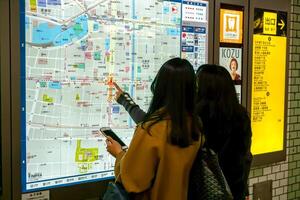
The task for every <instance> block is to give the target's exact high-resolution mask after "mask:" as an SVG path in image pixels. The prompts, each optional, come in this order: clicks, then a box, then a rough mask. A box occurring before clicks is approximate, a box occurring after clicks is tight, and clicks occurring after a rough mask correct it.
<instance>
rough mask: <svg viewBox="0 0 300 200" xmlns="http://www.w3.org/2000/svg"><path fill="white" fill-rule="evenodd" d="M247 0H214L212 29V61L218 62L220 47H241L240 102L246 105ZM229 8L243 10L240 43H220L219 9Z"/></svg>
mask: <svg viewBox="0 0 300 200" xmlns="http://www.w3.org/2000/svg"><path fill="white" fill-rule="evenodd" d="M248 7H249V4H248V1H240V0H216V2H215V12H214V13H215V31H214V63H216V64H218V63H219V54H220V47H230V48H241V49H242V54H243V56H242V77H243V78H242V83H241V99H242V102H241V104H242V105H243V106H245V107H246V105H247V81H248V80H247V68H248V67H247V63H248V57H247V53H246V52H247V51H246V49H248V35H247V31H248ZM221 8H223V9H230V10H238V11H243V12H244V16H243V40H242V44H234V43H220V10H221Z"/></svg>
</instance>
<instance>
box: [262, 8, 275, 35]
mask: <svg viewBox="0 0 300 200" xmlns="http://www.w3.org/2000/svg"><path fill="white" fill-rule="evenodd" d="M263 33H264V34H270V35H276V33H277V13H272V12H264V31H263Z"/></svg>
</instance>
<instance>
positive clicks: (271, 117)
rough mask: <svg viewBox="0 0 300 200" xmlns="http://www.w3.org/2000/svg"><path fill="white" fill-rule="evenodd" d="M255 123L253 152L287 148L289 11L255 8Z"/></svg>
mask: <svg viewBox="0 0 300 200" xmlns="http://www.w3.org/2000/svg"><path fill="white" fill-rule="evenodd" d="M255 13H256V14H255V22H254V24H255V25H254V36H253V60H252V66H253V67H252V97H251V126H252V132H253V135H252V147H251V151H252V153H253V155H260V154H267V153H272V152H279V151H283V150H284V148H285V147H284V136H285V134H284V132H285V130H284V124H285V117H284V115H285V105H286V104H285V94H286V84H285V83H286V50H287V37H286V30H287V28H286V24H287V23H286V18H287V14H286V13H285V12H273V11H265V10H262V9H255Z"/></svg>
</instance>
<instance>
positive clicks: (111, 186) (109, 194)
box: [102, 182, 130, 200]
mask: <svg viewBox="0 0 300 200" xmlns="http://www.w3.org/2000/svg"><path fill="white" fill-rule="evenodd" d="M102 199H103V200H129V199H130V198H129V194H128V192H127V191H126V190H125V189H124V187H123V185H122V184H121V183H118V182H109V183H108V187H107V190H106V191H105V193H104V196H103V198H102Z"/></svg>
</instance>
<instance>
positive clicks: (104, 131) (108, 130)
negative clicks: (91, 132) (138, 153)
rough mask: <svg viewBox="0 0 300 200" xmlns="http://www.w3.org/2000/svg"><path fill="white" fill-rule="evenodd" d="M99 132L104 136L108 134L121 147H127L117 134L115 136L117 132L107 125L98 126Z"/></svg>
mask: <svg viewBox="0 0 300 200" xmlns="http://www.w3.org/2000/svg"><path fill="white" fill-rule="evenodd" d="M100 132H101V133H102V134H103V135H104V136H105V137H107V136H109V137H111V138H112V139H114V140H115V141H117V142H118V143H119V144H120V145H121V146H122V149H127V148H128V147H127V145H126V144H125V143H124V142H123V141H122V140H121V139H120V138H119V136H117V134H116V133H115V132H113V130H112V129H111V128H109V127H102V128H100Z"/></svg>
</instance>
